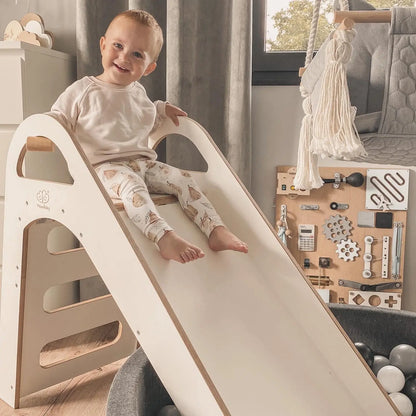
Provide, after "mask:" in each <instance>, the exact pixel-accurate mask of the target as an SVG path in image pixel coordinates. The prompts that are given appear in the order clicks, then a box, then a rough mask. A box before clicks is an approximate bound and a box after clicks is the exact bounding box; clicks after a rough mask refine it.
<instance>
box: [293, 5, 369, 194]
mask: <svg viewBox="0 0 416 416" xmlns="http://www.w3.org/2000/svg"><path fill="white" fill-rule="evenodd" d="M320 3H321V1H320V0H316V1H315V5H314V9H313V17H312V24H311V32H310V36H309V41H308V49H307V53H306V59H305V68H307V66H308V65H309V63H310V62H311V61H312V56H313V50H314V46H315V39H316V32H317V27H318V19H319V10H320ZM348 8H349V5H348V1H347V0H343V1H342V3H341V10H348ZM354 36H355V31H354V29H353V22H352V21H351V20H350V19H345V20H344V21H343V23H341V25H340V26H339V27H338V28H337V29H335V30H333V31H332V33H331V34H330V37H329V40H328V42H327V44H326V59H325V69H324V71H323V75H322V78H323V80H322V88H321V94H320V98H319V101H318V105H317V110H316V115H315V117H314V116H313V114H312V104H311V96H310V94H309V93H308V92H306V91H305V90H304V89H303V86H302V83H301V86H300V91H301V94H302V97H304V101H303V109H304V111H305V116H304V119H303V121H302V127H301V131H300V142H299V150H298V162H297V171H296V176H295V179H294V185H295V187H296V189H312V188H320V187H321V186H322V184H323V181H322V179H321V178H320V176H319V171H318V156H322V157H327V156H329V157H333V158H336V159H346V160H349V159H352V158H356V157H361V156H365V155H366V151H365V149H364V147H363V145H362V143H361V140H360V137H359V134H358V132H357V129H356V128H355V125H354V119H355V114H356V108H355V107H353V106H351V102H350V96H349V90H348V83H347V73H346V69H345V65H346V64H347V63H348V61H349V60H350V57H351V48H352V47H351V41H352V39H353V38H354Z"/></svg>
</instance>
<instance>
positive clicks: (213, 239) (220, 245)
mask: <svg viewBox="0 0 416 416" xmlns="http://www.w3.org/2000/svg"><path fill="white" fill-rule="evenodd" d="M208 245H209V247H210V248H211V249H212V250H214V251H223V250H234V251H241V252H242V253H248V246H247V244H246V243H245V242H244V241H241V240H240V239H239V238H238V237H237V236H235V235H234V234H233V233H232V232H231V231H230V230H228V229H227V228H225V227H223V226H218V227H215V228H214V229H213V230H212V232H211V234H210V236H209V239H208Z"/></svg>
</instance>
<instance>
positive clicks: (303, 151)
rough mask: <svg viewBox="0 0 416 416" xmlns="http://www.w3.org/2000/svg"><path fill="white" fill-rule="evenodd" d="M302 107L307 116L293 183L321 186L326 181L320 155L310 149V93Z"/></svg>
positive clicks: (302, 130) (297, 186)
mask: <svg viewBox="0 0 416 416" xmlns="http://www.w3.org/2000/svg"><path fill="white" fill-rule="evenodd" d="M301 92H302V88H301ZM304 96H305V94H304ZM302 107H303V111H304V113H305V116H304V117H303V120H302V125H301V128H300V137H299V147H298V160H297V168H296V175H295V178H294V180H293V185H294V186H295V189H313V188H320V187H321V186H322V185H323V183H324V182H323V180H322V179H321V177H320V175H319V170H318V157H317V156H316V155H315V154H313V153H312V152H311V150H310V144H311V140H312V125H313V116H312V102H311V97H310V96H309V95H306V96H305V98H304V100H303V103H302Z"/></svg>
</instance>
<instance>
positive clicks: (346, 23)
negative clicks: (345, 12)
mask: <svg viewBox="0 0 416 416" xmlns="http://www.w3.org/2000/svg"><path fill="white" fill-rule="evenodd" d="M353 27H354V20H352V19H350V18H349V17H346V18H345V19H343V20H342V21H341V24H340V25H339V26H338V27H337V30H351V29H352V28H353Z"/></svg>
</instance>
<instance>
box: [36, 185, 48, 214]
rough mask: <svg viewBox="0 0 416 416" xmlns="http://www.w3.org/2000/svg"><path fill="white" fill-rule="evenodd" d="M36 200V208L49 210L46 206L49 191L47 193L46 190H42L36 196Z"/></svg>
mask: <svg viewBox="0 0 416 416" xmlns="http://www.w3.org/2000/svg"><path fill="white" fill-rule="evenodd" d="M36 200H37V202H38V203H37V206H38V207H39V208H44V209H47V210H49V209H50V208H49V207H48V205H47V204H48V202H49V191H47V190H46V189H42V190H40V191H39V192H38V193H37V194H36Z"/></svg>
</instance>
